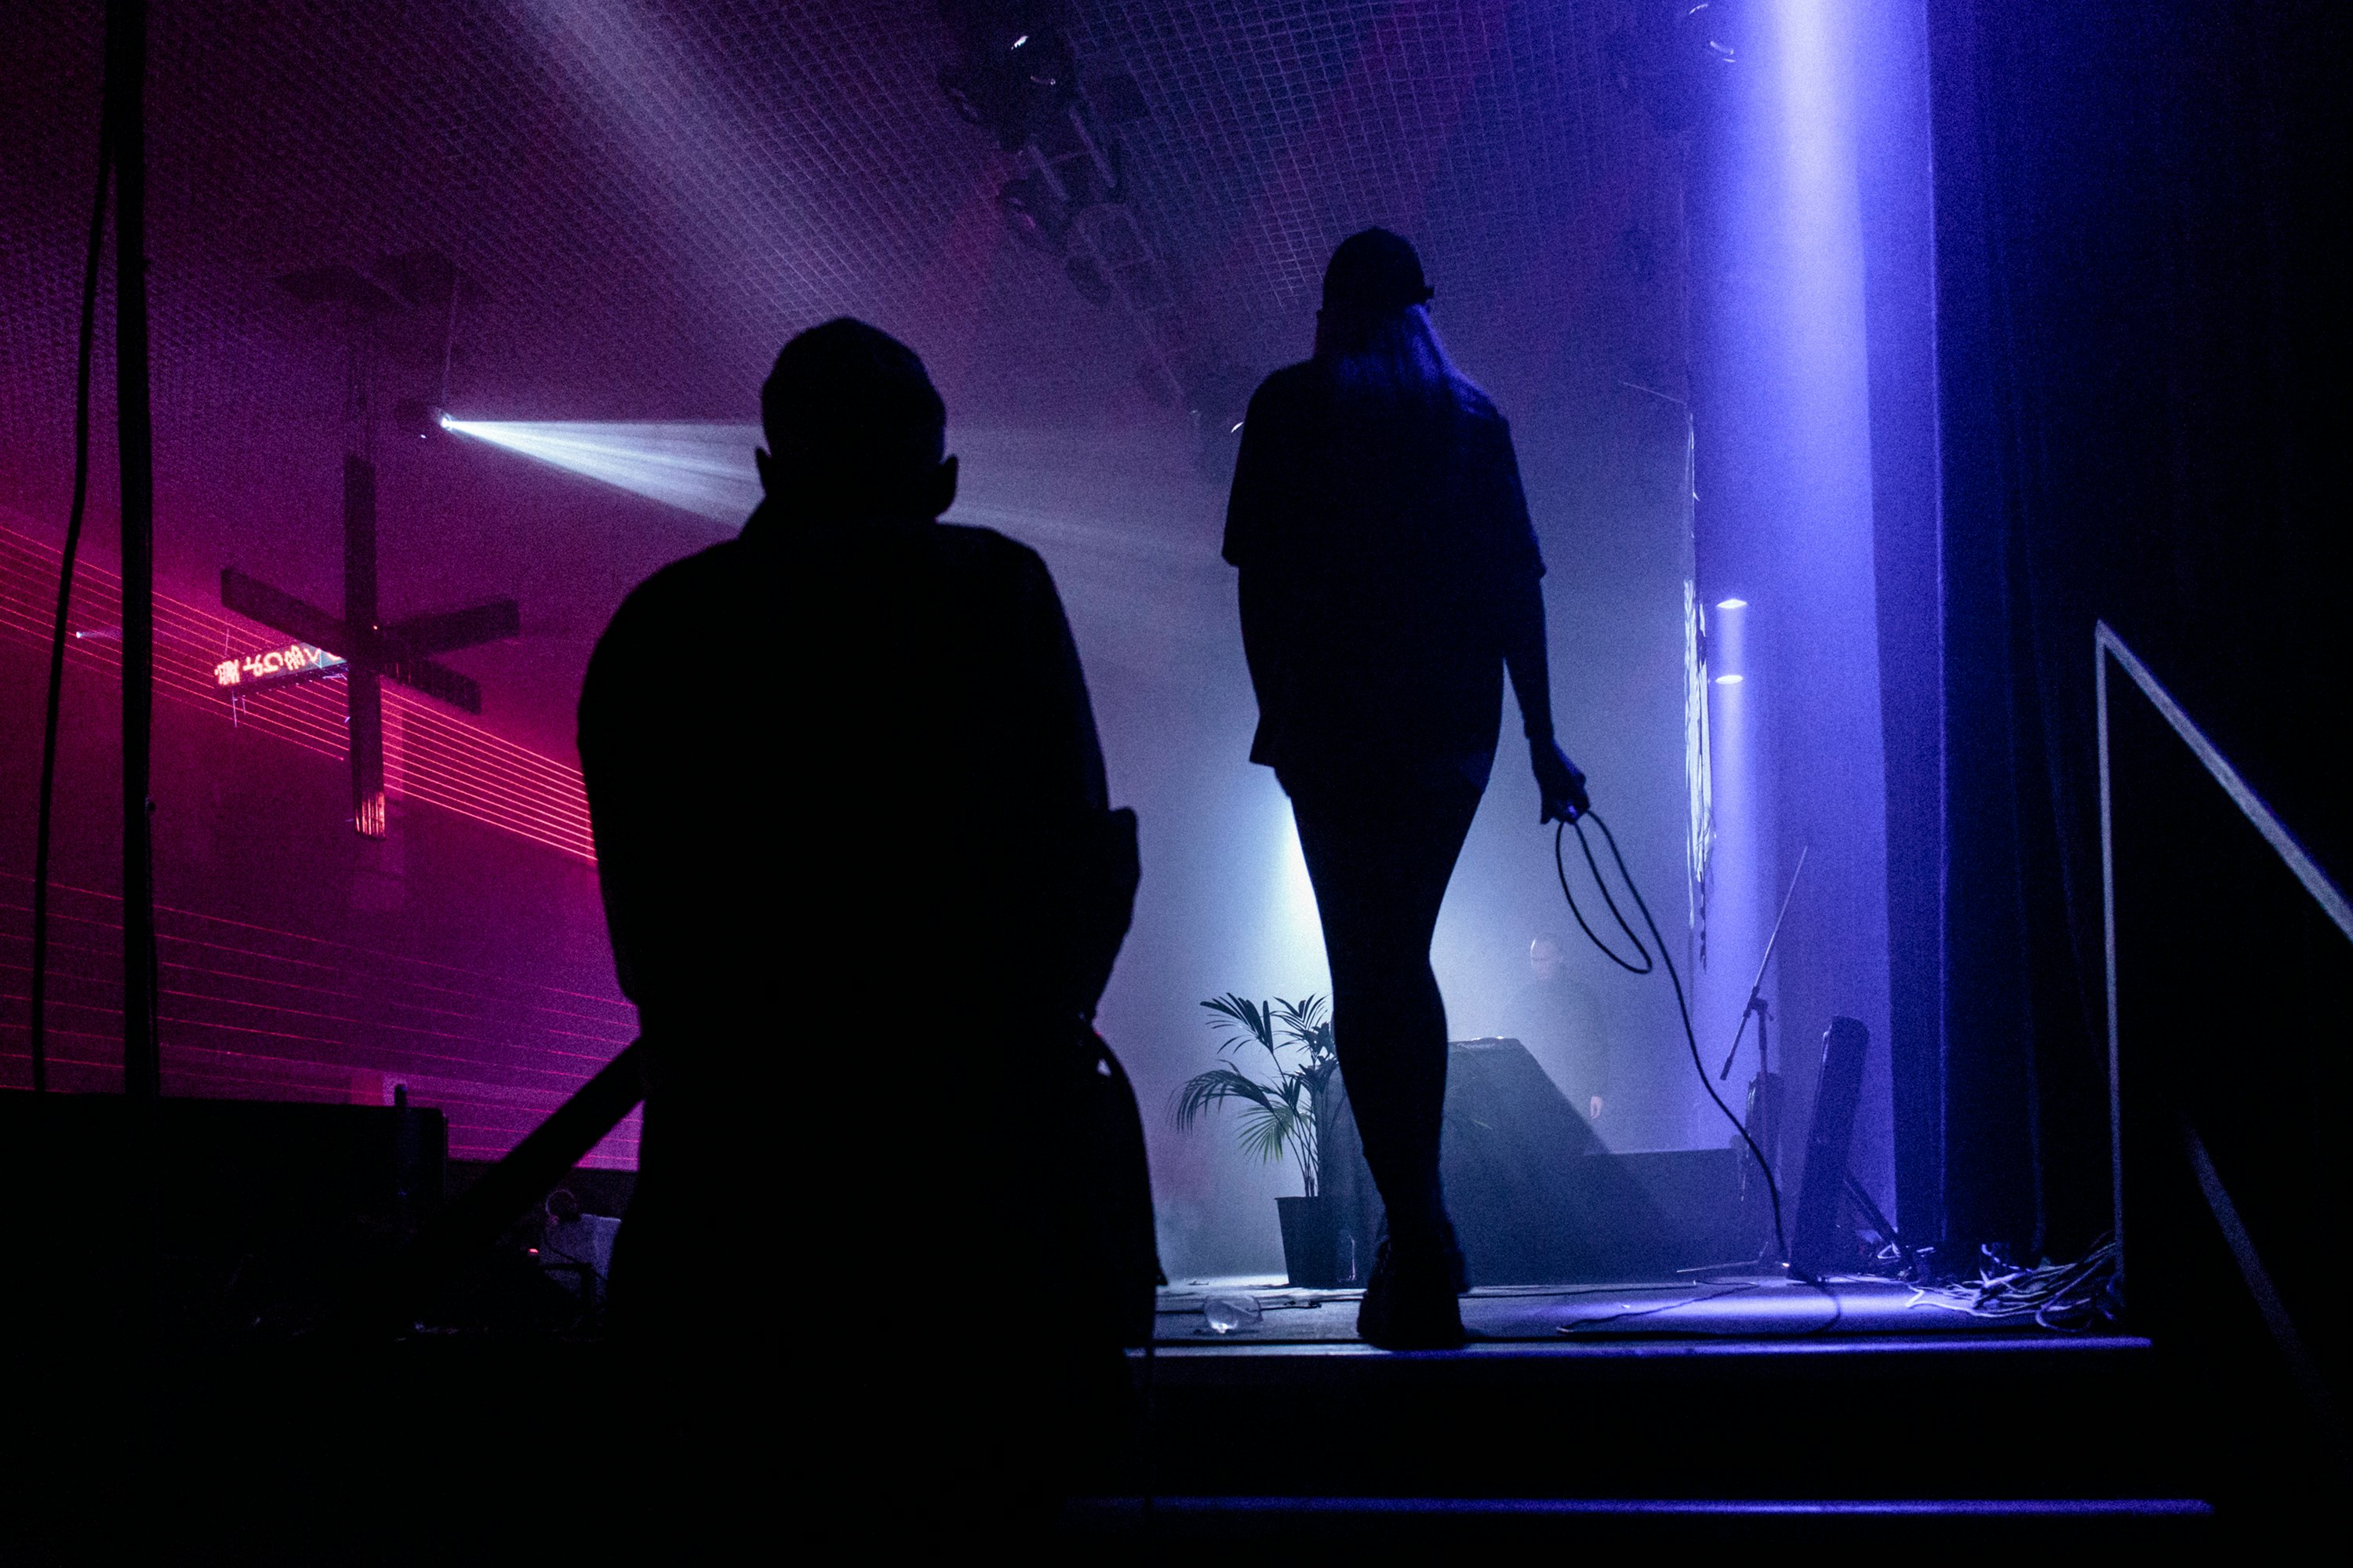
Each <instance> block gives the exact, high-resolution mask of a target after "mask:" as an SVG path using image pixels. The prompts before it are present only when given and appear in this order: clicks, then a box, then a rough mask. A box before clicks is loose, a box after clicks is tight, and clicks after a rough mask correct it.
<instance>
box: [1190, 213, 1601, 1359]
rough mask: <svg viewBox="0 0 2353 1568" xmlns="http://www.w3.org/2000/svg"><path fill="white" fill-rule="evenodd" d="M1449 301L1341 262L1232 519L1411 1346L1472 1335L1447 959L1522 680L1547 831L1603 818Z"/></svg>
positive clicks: (1518, 516) (1522, 530)
mask: <svg viewBox="0 0 2353 1568" xmlns="http://www.w3.org/2000/svg"><path fill="white" fill-rule="evenodd" d="M1430 294H1431V290H1430V286H1429V284H1428V283H1427V282H1425V281H1423V278H1422V271H1421V261H1420V259H1419V257H1418V256H1416V255H1415V253H1414V249H1413V247H1412V246H1411V245H1409V244H1408V243H1407V242H1406V241H1405V240H1404V239H1402V238H1399V237H1398V236H1397V235H1395V234H1392V233H1390V232H1389V231H1388V230H1387V229H1383V228H1369V229H1366V230H1365V231H1364V232H1363V233H1361V234H1358V235H1356V236H1354V237H1353V238H1350V239H1348V240H1347V241H1346V242H1345V243H1344V244H1343V245H1342V246H1341V247H1340V248H1339V249H1338V250H1337V251H1336V252H1335V253H1334V255H1333V257H1332V264H1331V266H1330V268H1329V269H1328V270H1326V271H1325V273H1324V308H1323V310H1322V311H1321V312H1319V313H1317V315H1316V318H1315V322H1316V325H1315V356H1314V358H1313V359H1311V360H1309V361H1308V362H1307V363H1305V364H1303V365H1294V366H1290V367H1289V368H1288V369H1284V370H1279V371H1277V372H1275V373H1274V374H1273V375H1272V376H1269V377H1267V379H1266V382H1265V384H1264V385H1263V386H1261V387H1260V388H1259V389H1258V393H1257V395H1256V396H1255V397H1252V398H1251V399H1250V411H1249V414H1248V416H1247V418H1246V420H1245V422H1244V424H1243V426H1242V446H1241V455H1240V460H1239V461H1238V463H1237V466H1236V468H1235V470H1234V488H1233V497H1232V501H1231V503H1230V504H1229V508H1228V510H1227V514H1226V546H1225V556H1226V559H1227V560H1228V561H1229V562H1231V563H1232V564H1233V565H1234V566H1236V567H1240V569H1241V618H1242V641H1243V645H1244V647H1245V649H1246V650H1247V652H1248V653H1249V656H1250V679H1251V682H1252V683H1253V684H1254V685H1255V686H1256V687H1257V689H1258V700H1259V727H1258V736H1257V739H1256V740H1255V741H1254V742H1253V743H1252V745H1251V747H1250V760H1251V761H1253V762H1260V763H1263V764H1265V765H1267V766H1268V767H1271V768H1273V769H1274V770H1275V775H1276V777H1277V778H1279V779H1281V780H1282V787H1283V789H1285V790H1286V791H1287V792H1288V793H1289V794H1290V796H1291V802H1292V810H1293V814H1294V815H1295V817H1296V818H1297V821H1298V824H1299V843H1300V848H1301V850H1302V851H1303V852H1304V853H1305V856H1306V860H1307V872H1308V875H1309V877H1310V878H1311V879H1312V880H1313V882H1314V886H1315V903H1316V907H1317V909H1318V910H1319V911H1320V913H1321V915H1322V917H1323V922H1324V948H1325V950H1326V952H1327V953H1328V955H1329V956H1330V959H1331V963H1332V1012H1333V1031H1334V1043H1335V1044H1336V1045H1337V1047H1338V1049H1339V1054H1340V1069H1341V1075H1342V1078H1343V1080H1344V1081H1345V1084H1346V1086H1347V1093H1348V1097H1349V1103H1350V1104H1351V1106H1353V1107H1354V1108H1355V1111H1356V1122H1357V1126H1358V1128H1360V1129H1361V1131H1362V1133H1363V1136H1364V1143H1365V1158H1366V1162H1367V1163H1368V1164H1370V1165H1371V1167H1372V1171H1373V1178H1374V1180H1375V1181H1377V1183H1378V1184H1379V1187H1380V1191H1381V1198H1382V1201H1383V1202H1384V1204H1385V1205H1386V1207H1387V1209H1388V1238H1387V1240H1386V1241H1385V1242H1384V1244H1383V1245H1382V1247H1381V1249H1380V1251H1379V1253H1378V1255H1377V1257H1376V1259H1375V1262H1374V1266H1373V1273H1372V1277H1371V1279H1370V1281H1369V1283H1368V1284H1367V1286H1366V1291H1365V1299H1364V1305H1363V1307H1362V1308H1360V1313H1359V1318H1358V1322H1359V1325H1360V1330H1361V1332H1362V1333H1363V1335H1364V1337H1365V1338H1366V1339H1367V1340H1371V1341H1372V1342H1374V1343H1375V1344H1378V1345H1386V1346H1389V1347H1392V1348H1399V1349H1403V1348H1416V1347H1429V1346H1444V1345H1452V1344H1459V1343H1461V1339H1462V1319H1461V1312H1460V1309H1459V1308H1458V1306H1457V1304H1456V1301H1455V1298H1456V1296H1457V1295H1458V1294H1459V1293H1460V1292H1461V1290H1462V1289H1463V1288H1464V1287H1465V1280H1464V1277H1463V1273H1462V1255H1461V1250H1460V1249H1459V1248H1458V1247H1457V1246H1456V1245H1455V1240H1454V1228H1453V1225H1452V1224H1451V1222H1450V1221H1449V1220H1448V1218H1447V1214H1446V1201H1445V1195H1444V1193H1443V1192H1441V1191H1440V1184H1439V1174H1438V1143H1439V1125H1440V1116H1441V1113H1442V1109H1443V1104H1444V1099H1445V1094H1446V1007H1445V1003H1444V1001H1442V1000H1441V999H1440V996H1439V992H1438V980H1437V978H1436V977H1435V976H1434V975H1433V974H1432V973H1431V972H1430V934H1431V932H1432V931H1433V930H1434V929H1435V927H1436V926H1437V923H1438V909H1439V905H1440V903H1441V902H1442V901H1443V900H1444V898H1445V896H1446V884H1447V879H1448V878H1449V877H1450V876H1451V875H1452V874H1453V870H1454V861H1455V857H1456V856H1457V855H1459V854H1460V853H1461V849H1462V841H1463V838H1464V836H1465V835H1466V834H1467V833H1468V832H1470V828H1471V818H1472V814H1473V813H1474V812H1475V811H1476V810H1478V805H1479V797H1480V794H1481V793H1482V791H1483V790H1484V789H1485V788H1486V783H1487V774H1488V771H1489V769H1490V768H1491V767H1492V765H1493V761H1494V756H1495V739H1496V735H1497V731H1498V728H1499V726H1500V725H1501V722H1502V715H1503V671H1504V669H1505V668H1508V669H1509V670H1510V672H1511V676H1512V687H1513V690H1514V692H1515V693H1516V694H1518V697H1519V704H1520V715H1521V718H1522V720H1523V725H1524V727H1525V731H1526V735H1527V741H1528V753H1529V760H1530V761H1531V762H1532V763H1533V764H1534V766H1535V776H1536V783H1537V787H1538V789H1539V790H1540V791H1541V793H1542V796H1543V814H1544V820H1546V821H1552V820H1553V819H1555V818H1562V817H1567V816H1570V815H1573V814H1575V813H1577V812H1579V811H1582V810H1585V808H1586V796H1585V779H1584V777H1583V776H1582V775H1581V774H1579V773H1578V772H1577V768H1576V766H1575V765H1574V764H1572V763H1571V762H1570V761H1569V760H1568V758H1567V757H1566V756H1564V755H1562V753H1561V749H1560V747H1558V746H1557V745H1556V744H1555V743H1554V740H1553V730H1552V699H1551V694H1550V690H1549V687H1548V685H1547V676H1546V661H1545V624H1544V599H1543V598H1542V595H1541V592H1540V589H1539V583H1538V579H1539V578H1540V577H1542V576H1543V575H1544V563H1543V561H1542V559H1541V558H1540V557H1539V556H1538V555H1537V552H1536V540H1535V531H1534V530H1533V529H1532V528H1531V527H1530V526H1529V523H1528V511H1527V503H1526V501H1525V498H1524V497H1523V496H1522V494H1521V492H1520V476H1519V466H1518V463H1517V461H1516V460H1515V459H1514V456H1513V453H1512V441H1511V435H1510V431H1509V429H1508V428H1507V427H1506V426H1505V424H1504V418H1503V416H1502V415H1500V414H1498V413H1497V412H1496V411H1495V407H1494V405H1493V403H1491V402H1489V401H1488V400H1487V397H1486V395H1485V394H1484V393H1482V392H1481V391H1480V390H1479V388H1478V387H1475V386H1473V385H1472V383H1471V381H1470V380H1468V379H1467V378H1466V377H1465V376H1463V375H1462V374H1461V372H1460V371H1458V370H1457V369H1455V368H1454V366H1453V364H1452V363H1451V361H1450V360H1449V359H1448V358H1447V356H1446V352H1445V350H1444V349H1443V348H1442V347H1440V344H1439V342H1438V338H1437V335H1436V334H1435V333H1433V332H1432V331H1431V330H1430V315H1429V313H1428V312H1427V311H1426V310H1425V309H1424V308H1423V307H1424V305H1425V304H1426V303H1427V302H1428V301H1429V300H1430Z"/></svg>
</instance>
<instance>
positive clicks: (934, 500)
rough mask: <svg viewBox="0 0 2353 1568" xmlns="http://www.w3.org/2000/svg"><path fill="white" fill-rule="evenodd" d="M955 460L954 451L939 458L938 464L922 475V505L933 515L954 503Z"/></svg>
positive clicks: (935, 515)
mask: <svg viewBox="0 0 2353 1568" xmlns="http://www.w3.org/2000/svg"><path fill="white" fill-rule="evenodd" d="M955 497H956V460H955V453H954V452H951V453H949V454H948V455H947V456H946V457H944V458H942V459H941V460H940V466H939V467H937V468H935V469H934V470H932V471H931V472H930V473H928V474H926V475H924V477H923V507H924V510H925V512H926V513H927V514H929V515H931V516H934V517H937V516H938V515H939V514H941V513H943V512H945V511H946V510H947V509H948V508H949V507H951V506H954V505H955Z"/></svg>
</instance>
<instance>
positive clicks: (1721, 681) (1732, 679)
mask: <svg viewBox="0 0 2353 1568" xmlns="http://www.w3.org/2000/svg"><path fill="white" fill-rule="evenodd" d="M1747 678H1748V677H1747V676H1746V675H1718V676H1717V677H1716V678H1715V683H1716V684H1717V685H1719V686H1736V685H1738V684H1740V683H1741V682H1743V681H1745V680H1746V679H1747Z"/></svg>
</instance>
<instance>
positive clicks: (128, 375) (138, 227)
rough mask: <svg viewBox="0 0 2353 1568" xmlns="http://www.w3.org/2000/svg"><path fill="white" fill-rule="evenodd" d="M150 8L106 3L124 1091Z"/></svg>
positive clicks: (154, 1091) (137, 706)
mask: <svg viewBox="0 0 2353 1568" xmlns="http://www.w3.org/2000/svg"><path fill="white" fill-rule="evenodd" d="M146 81H147V7H146V5H145V0H107V7H106V97H107V115H108V123H107V134H108V135H109V136H110V137H111V141H112V145H113V149H114V165H115V171H116V172H115V181H116V184H115V196H114V227H115V240H114V262H115V273H114V400H115V433H116V439H117V441H118V442H119V444H120V446H121V454H122V1092H123V1093H124V1094H125V1095H127V1096H129V1097H131V1098H132V1099H143V1100H152V1099H154V1098H155V1097H158V1096H159V1095H160V1094H161V1093H162V1092H163V1065H162V1062H161V1060H160V1057H159V1054H158V1052H157V1047H156V1040H155V890H154V858H153V850H152V845H151V842H150V833H149V815H148V812H149V806H150V802H149V800H148V764H149V756H148V753H149V747H150V745H151V743H152V740H153V720H154V707H155V467H154V456H155V454H154V430H153V421H152V418H151V416H150V410H149V407H148V400H147V137H146V90H145V89H146Z"/></svg>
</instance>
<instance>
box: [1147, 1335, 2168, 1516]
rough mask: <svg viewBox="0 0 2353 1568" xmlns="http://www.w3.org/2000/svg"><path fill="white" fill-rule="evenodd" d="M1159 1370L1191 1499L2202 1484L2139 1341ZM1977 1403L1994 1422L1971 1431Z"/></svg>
mask: <svg viewBox="0 0 2353 1568" xmlns="http://www.w3.org/2000/svg"><path fill="white" fill-rule="evenodd" d="M1948 1343H1949V1342H1948ZM1135 1371H1136V1374H1137V1382H1138V1386H1139V1389H1141V1388H1142V1386H1143V1383H1144V1378H1145V1373H1144V1370H1143V1368H1142V1366H1141V1363H1140V1362H1138V1363H1137V1364H1136V1367H1135ZM1150 1377H1151V1392H1150V1402H1151V1407H1152V1410H1153V1412H1154V1421H1153V1429H1154V1435H1155V1443H1154V1473H1155V1486H1156V1487H1157V1488H1159V1489H1164V1490H1167V1491H1170V1492H1181V1493H1191V1494H1198V1495H1201V1496H1245V1495H1261V1496H1266V1495H1276V1496H1280V1495H1291V1494H1299V1493H1309V1494H1314V1495H1328V1496H1351V1497H1383V1496H1419V1495H1440V1496H1451V1497H1491V1498H1492V1497H1527V1498H1609V1497H1634V1498H1641V1497H1649V1498H1749V1499H1852V1498H1907V1497H1911V1498H1917V1497H1943V1498H1959V1497H1977V1498H2055V1497H2109V1498H2116V1497H2161V1496H2189V1495H2193V1494H2194V1493H2195V1491H2196V1489H2197V1485H2198V1482H2199V1480H2200V1474H2199V1466H2198V1464H2197V1463H2196V1456H2197V1455H2198V1454H2199V1453H2200V1449H2201V1445H2200V1444H2198V1443H2196V1442H2195V1441H2193V1440H2192V1439H2193V1437H2194V1435H2193V1434H2190V1433H2188V1432H2186V1431H2184V1430H2183V1425H2182V1420H2183V1418H2182V1416H2181V1414H2179V1409H2178V1407H2177V1406H2176V1404H2174V1403H2173V1402H2169V1401H2168V1400H2167V1399H2166V1398H2165V1397H2163V1395H2162V1394H2161V1393H2160V1386H2161V1383H2160V1379H2159V1375H2158V1365H2157V1361H2156V1358H2155V1356H2154V1354H2153V1352H2152V1351H2150V1350H2149V1349H2148V1347H2147V1345H2146V1344H2145V1343H2144V1342H2141V1341H2136V1340H2105V1341H2090V1342H2084V1341H2070V1342H2063V1343H2060V1344H2056V1345H2053V1344H2052V1343H2051V1342H2050V1341H2047V1340H2044V1341H2039V1342H2036V1343H2031V1344H2030V1343H2026V1342H2020V1343H2017V1344H2015V1345H2010V1344H2001V1343H1971V1344H1965V1345H1962V1346H1957V1347H1950V1348H1947V1347H1940V1346H1936V1344H1935V1342H1933V1341H1930V1342H1928V1344H1927V1345H1926V1346H1920V1345H1918V1344H1917V1343H1916V1342H1915V1343H1914V1344H1905V1345H1899V1346H1878V1345H1873V1346H1868V1347H1862V1346H1855V1345H1853V1344H1852V1343H1850V1344H1846V1345H1840V1346H1836V1347H1832V1346H1830V1345H1827V1344H1820V1345H1816V1346H1811V1347H1805V1348H1793V1347H1766V1348H1761V1349H1759V1348H1748V1347H1744V1348H1741V1349H1737V1350H1734V1349H1727V1348H1714V1347H1709V1346H1706V1345H1704V1344H1692V1345H1686V1344H1680V1343H1671V1344H1665V1345H1658V1344H1651V1345H1644V1346H1641V1347H1630V1346H1629V1347H1612V1346H1577V1347H1573V1348H1564V1349H1563V1350H1561V1351H1554V1352H1551V1353H1545V1351H1544V1350H1543V1349H1542V1348H1531V1349H1526V1350H1523V1349H1520V1348H1517V1347H1514V1348H1512V1349H1509V1350H1506V1349H1503V1348H1498V1349H1497V1350H1496V1351H1491V1352H1473V1353H1471V1354H1468V1355H1462V1356H1445V1357H1437V1356H1382V1355H1377V1354H1361V1353H1349V1352H1345V1351H1343V1352H1340V1353H1333V1352H1330V1351H1307V1352H1303V1353H1288V1352H1285V1351H1282V1350H1277V1349H1274V1348H1271V1347H1270V1348H1268V1349H1266V1350H1264V1351H1257V1352H1252V1353H1247V1354H1239V1355H1237V1354H1219V1353H1215V1352H1201V1353H1193V1354H1187V1353H1185V1352H1182V1351H1179V1352H1176V1353H1173V1354H1170V1353H1163V1354H1162V1355H1161V1356H1159V1357H1158V1358H1157V1359H1156V1363H1155V1366H1154V1367H1153V1368H1152V1370H1151V1374H1150ZM1270 1410H1279V1411H1281V1412H1282V1422H1283V1425H1284V1426H1285V1428H1286V1430H1290V1431H1293V1432H1300V1433H1308V1434H1316V1435H1320V1436H1318V1437H1317V1438H1316V1439H1315V1440H1314V1441H1310V1442H1302V1443H1293V1444H1286V1445H1285V1446H1284V1452H1283V1459H1282V1463H1281V1464H1280V1465H1277V1466H1270V1465H1269V1464H1267V1463H1266V1460H1265V1456H1264V1454H1263V1453H1262V1452H1261V1451H1259V1449H1258V1448H1257V1446H1254V1445H1252V1444H1250V1443H1244V1442H1240V1441H1237V1434H1240V1433H1244V1432H1248V1431H1250V1430H1253V1429H1255V1428H1254V1424H1256V1423H1262V1422H1263V1421H1264V1420H1265V1418H1266V1416H1265V1413H1266V1412H1268V1411H1270ZM1970 1411H1978V1412H1984V1413H1987V1414H1986V1415H1985V1418H1984V1427H1983V1431H1982V1433H1981V1434H1980V1436H1979V1439H1978V1440H1971V1439H1969V1438H1968V1436H1967V1435H1966V1434H1967V1430H1968V1428H1969V1427H1970V1425H1971V1423H1970V1418H1969V1417H1968V1416H1967V1415H1966V1414H1963V1413H1966V1412H1970ZM1997 1413H1998V1414H1997ZM2087 1422H2089V1423H2091V1424H2092V1426H2093V1428H2094V1429H2095V1430H2096V1432H2097V1434H2098V1436H2097V1440H2096V1441H2083V1442H2073V1441H2068V1442H2066V1443H2065V1446H2064V1454H2063V1458H2059V1457H2054V1455H2053V1453H2052V1450H2051V1448H2050V1447H2048V1446H2046V1445H2045V1443H2044V1442H2042V1441H2041V1440H2036V1439H2031V1438H2029V1439H2024V1440H2018V1439H2016V1438H2015V1436H2014V1435H2018V1434H2042V1435H2045V1436H2056V1435H2060V1434H2066V1433H2071V1432H2083V1431H2085V1430H2086V1423H2087Z"/></svg>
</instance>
